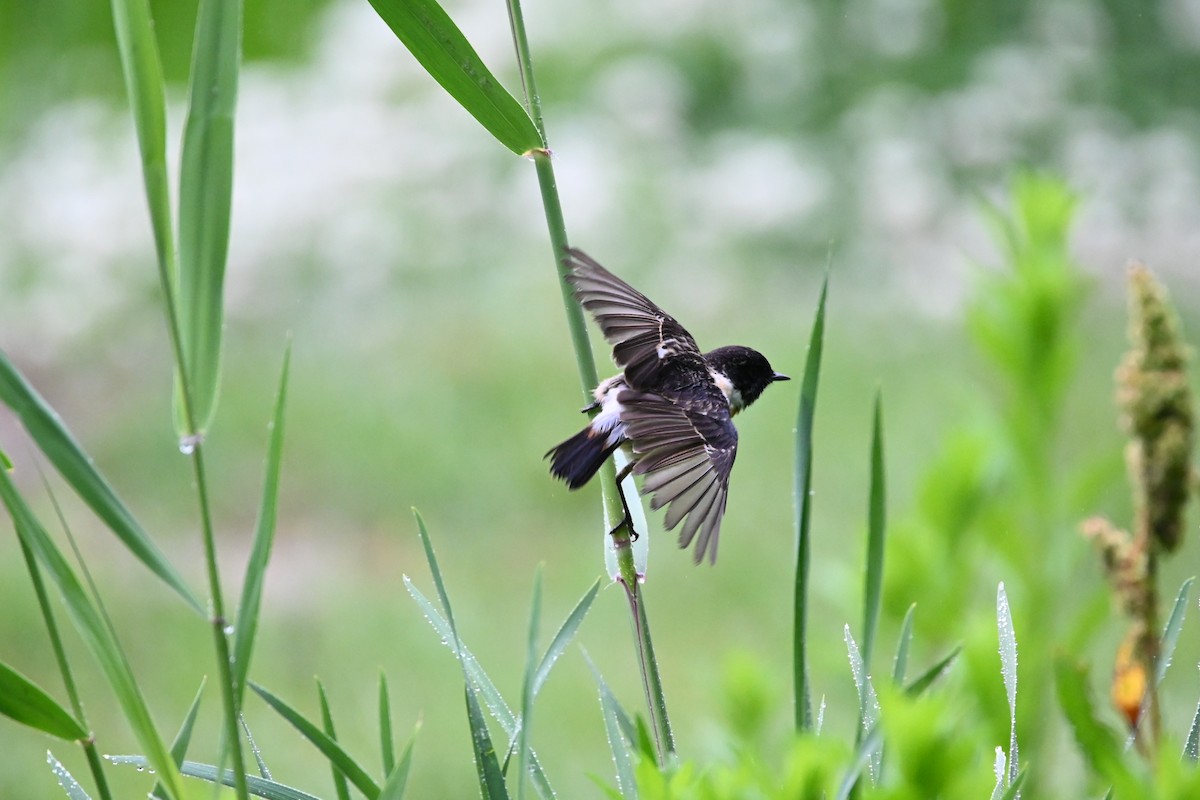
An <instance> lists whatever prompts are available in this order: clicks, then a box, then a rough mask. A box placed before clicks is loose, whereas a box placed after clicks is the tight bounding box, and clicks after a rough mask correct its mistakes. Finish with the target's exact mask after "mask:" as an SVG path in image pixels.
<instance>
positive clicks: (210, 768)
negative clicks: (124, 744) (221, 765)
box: [109, 756, 321, 800]
mask: <svg viewBox="0 0 1200 800" xmlns="http://www.w3.org/2000/svg"><path fill="white" fill-rule="evenodd" d="M109 760H110V761H112V763H114V764H123V765H128V766H131V767H138V768H140V769H145V768H146V767H147V766H149V765H148V763H147V762H146V759H145V758H144V757H142V756H110V758H109ZM179 770H180V772H182V773H183V774H184V775H187V776H188V777H189V778H199V779H200V780H202V781H208V782H209V783H220V784H221V785H222V786H233V785H234V780H233V771H232V770H228V769H226V770H220V777H219V778H218V770H217V768H216V767H215V766H214V765H212V764H201V763H199V762H196V761H185V762H183V764H182V765H181V766H180V768H179ZM246 788H248V789H249V790H250V794H252V795H254V796H255V797H262V798H265V800H321V799H320V798H319V797H317V796H316V795H311V794H309V793H308V792H302V791H300V790H299V789H295V788H293V787H291V786H287V785H285V784H282V783H277V782H275V781H272V780H267V779H265V778H256V777H254V776H253V775H247V776H246Z"/></svg>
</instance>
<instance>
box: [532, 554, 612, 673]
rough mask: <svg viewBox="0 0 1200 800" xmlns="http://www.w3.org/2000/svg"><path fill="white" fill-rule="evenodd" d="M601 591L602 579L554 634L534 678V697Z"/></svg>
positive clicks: (597, 581) (580, 600)
mask: <svg viewBox="0 0 1200 800" xmlns="http://www.w3.org/2000/svg"><path fill="white" fill-rule="evenodd" d="M599 591H600V579H599V578H597V579H596V582H595V583H593V584H592V588H590V589H588V590H587V591H586V592H585V593H584V595H583V597H581V598H580V599H579V602H578V603H576V604H575V607H574V608H573V609H571V613H570V614H568V615H567V618H566V619H565V620H563V624H562V625H561V626H560V627H559V629H558V632H557V633H555V634H554V638H553V639H551V640H550V646H549V647H547V648H546V654H545V655H544V656H542V660H541V663H539V664H538V667H537V672H536V673H535V674H534V676H533V695H534V697H537V695H538V692H540V691H541V690H542V686H543V685H544V684H545V683H546V678H548V677H550V670H551V668H552V667H553V666H554V664H555V663H556V662H557V661H558V659H559V656H561V655H562V654H563V651H565V650H566V649H567V645H569V644H570V643H571V640H572V639H574V638H575V633H576V632H577V631H578V630H579V625H580V623H582V622H583V618H584V617H586V616H587V613H588V611H589V610H590V609H591V607H592V601H593V600H595V599H596V594H597V593H598V592H599Z"/></svg>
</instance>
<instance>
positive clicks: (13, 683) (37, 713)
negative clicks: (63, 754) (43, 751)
mask: <svg viewBox="0 0 1200 800" xmlns="http://www.w3.org/2000/svg"><path fill="white" fill-rule="evenodd" d="M0 714H3V715H4V716H6V717H8V718H9V719H11V720H14V721H16V722H19V723H21V724H22V725H28V726H29V727H30V728H33V729H35V730H39V731H41V732H43V733H48V734H50V735H51V736H56V737H58V738H59V739H63V740H65V741H68V742H73V741H75V740H76V739H85V738H87V735H88V732H87V728H85V727H84V726H83V723H81V722H79V721H78V720H76V719H75V717H74V716H72V715H71V712H69V711H67V710H66V709H65V708H63V707H62V706H60V705H59V704H58V701H56V700H55V699H54V698H53V697H51V696H50V695H48V694H46V692H44V691H42V688H41V687H40V686H38V685H37V684H36V683H34V682H33V681H31V680H29V679H28V678H26V677H25V676H24V675H22V674H21V673H19V672H17V671H16V670H15V669H13V668H12V667H10V666H8V665H7V664H4V663H3V662H0Z"/></svg>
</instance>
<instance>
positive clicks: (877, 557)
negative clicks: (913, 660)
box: [862, 393, 887, 672]
mask: <svg viewBox="0 0 1200 800" xmlns="http://www.w3.org/2000/svg"><path fill="white" fill-rule="evenodd" d="M871 430H872V433H871V486H870V490H869V497H870V499H869V501H868V506H869V507H868V513H867V569H866V577H865V579H864V582H863V634H862V635H863V642H862V660H863V664H864V665H865V667H866V669H867V671H868V672H869V671H870V669H871V656H872V654H873V653H874V650H875V631H876V629H877V628H878V627H879V608H880V606H881V605H882V595H883V551H884V547H883V545H884V534H885V532H886V528H887V478H886V475H885V473H884V468H883V394H882V393H877V394H876V395H875V418H874V424H873V425H872V429H871Z"/></svg>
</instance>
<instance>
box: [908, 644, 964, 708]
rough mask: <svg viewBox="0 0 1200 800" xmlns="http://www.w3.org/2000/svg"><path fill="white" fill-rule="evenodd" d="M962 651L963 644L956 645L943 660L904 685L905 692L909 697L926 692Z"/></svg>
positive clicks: (918, 695)
mask: <svg viewBox="0 0 1200 800" xmlns="http://www.w3.org/2000/svg"><path fill="white" fill-rule="evenodd" d="M961 652H962V645H961V644H960V645H956V646H955V647H954V649H953V650H951V651H950V652H949V653H947V654H946V655H945V656H944V657H943V658H942V660H940V661H938V662H937V663H936V664H934V665H933V666H932V667H930V668H929V669H927V670H925V671H924V672H922V673H921V674H920V675H919V676H917V677H916V678H915V679H914V680H913V682H912V683H910V684H909V685H908V686H906V687H904V693H905V694H907V695H908V696H909V697H920V696H921V695H923V694H925V691H926V690H927V689H929V687H930V686H932V685H933V683H934V681H936V680H937V679H938V678H940V677H942V674H943V673H944V672H945V671H946V670H948V669H949V668H950V665H951V664H953V663H954V659H956V658H958V654H959V653H961Z"/></svg>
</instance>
